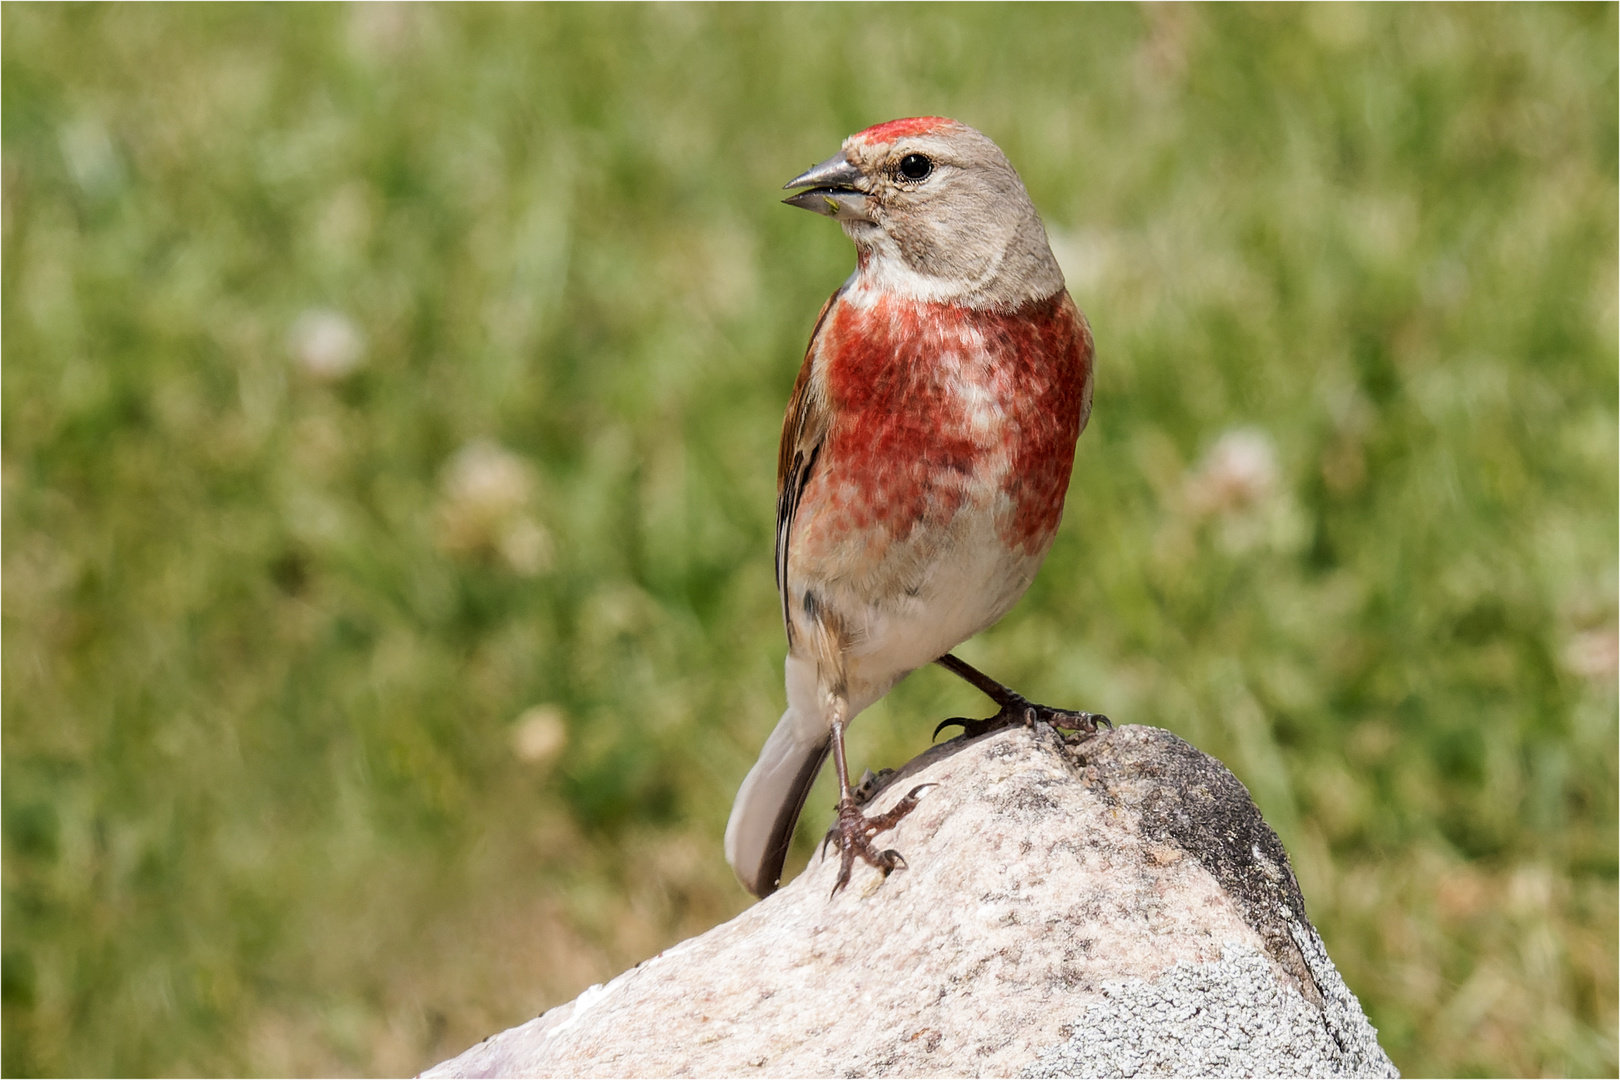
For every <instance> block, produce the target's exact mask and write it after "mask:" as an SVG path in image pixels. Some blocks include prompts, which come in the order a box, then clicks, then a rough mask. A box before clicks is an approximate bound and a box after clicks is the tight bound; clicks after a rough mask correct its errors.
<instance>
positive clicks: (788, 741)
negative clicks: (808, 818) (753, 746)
mask: <svg viewBox="0 0 1620 1080" xmlns="http://www.w3.org/2000/svg"><path fill="white" fill-rule="evenodd" d="M806 669H808V670H806ZM807 676H808V678H807ZM787 683H788V709H787V712H785V713H783V714H782V719H781V720H779V721H777V723H776V730H775V731H772V732H771V737H770V738H769V739H766V740H765V746H764V748H763V749H761V750H760V752H759V760H758V761H756V762H755V763H754V767H753V768H752V769H750V770H748V776H747V778H746V779H744V780H743V782H742V787H741V788H740V789H738V791H737V801H736V802H735V803H733V804H732V806H731V820H730V821H729V822H727V823H726V861H727V862H728V863H730V864H731V869H732V870H734V871H735V872H736V874H737V880H738V881H741V882H742V884H743V888H745V889H747V890H748V891H749V892H751V893H753V894H754V895H755V896H760V897H764V896H769V895H770V894H771V893H773V892H775V891H776V887H777V885H778V884H780V882H781V880H782V863H783V862H784V861H786V859H787V852H788V845H789V844H790V843H791V842H792V840H793V827H794V826H795V825H797V824H798V822H799V812H800V811H801V810H803V809H804V800H805V799H806V798H807V797H808V796H809V794H810V785H812V784H814V783H815V782H816V774H818V773H819V772H821V764H822V762H824V761H826V760H827V751H828V750H829V749H831V747H832V733H831V732H830V731H829V730H828V729H827V724H826V722H825V721H824V720H823V719H822V718H821V716H820V715H819V713H817V712H815V711H813V710H814V703H815V668H814V665H812V664H808V663H806V662H805V661H803V660H796V659H794V658H793V657H789V658H788V662H787Z"/></svg>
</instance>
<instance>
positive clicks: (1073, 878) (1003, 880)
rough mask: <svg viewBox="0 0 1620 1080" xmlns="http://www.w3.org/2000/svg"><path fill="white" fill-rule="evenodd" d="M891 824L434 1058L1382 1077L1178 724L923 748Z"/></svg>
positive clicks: (764, 1070) (900, 778)
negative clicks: (858, 846) (698, 930)
mask: <svg viewBox="0 0 1620 1080" xmlns="http://www.w3.org/2000/svg"><path fill="white" fill-rule="evenodd" d="M921 783H932V784H934V785H937V786H934V787H931V788H929V789H928V790H927V791H926V792H924V793H923V795H922V801H921V805H919V806H918V808H917V809H916V811H915V812H913V813H912V814H911V816H910V817H908V818H906V819H905V820H904V821H903V822H901V824H900V826H899V827H898V828H897V829H896V830H895V831H894V832H893V833H892V834H886V835H885V837H884V838H883V841H884V842H886V843H887V844H888V845H889V846H893V847H895V848H897V849H898V850H899V851H900V852H901V853H903V854H904V856H905V858H906V860H907V863H908V864H909V865H908V867H907V868H906V869H901V870H897V871H895V873H894V874H892V875H891V876H890V877H889V878H888V879H887V880H885V879H884V878H883V877H881V876H880V875H879V874H878V873H877V872H876V871H874V870H872V869H871V868H869V867H866V866H865V865H864V864H859V863H858V864H857V867H856V871H855V877H854V879H853V881H852V882H851V884H850V886H849V888H848V889H847V890H845V891H844V892H842V893H840V894H838V895H837V896H834V897H829V895H828V894H829V892H830V891H831V889H832V884H833V880H834V878H835V877H836V875H837V869H838V867H837V861H836V859H829V860H827V861H821V860H818V859H813V860H812V861H811V864H810V866H809V868H808V869H807V870H806V871H805V872H804V873H803V874H801V875H800V876H799V877H798V878H797V879H796V880H794V881H792V882H790V883H789V884H788V885H786V886H785V887H783V888H782V889H781V890H780V891H779V892H777V893H776V894H775V895H773V896H771V897H770V898H768V899H766V900H763V901H761V902H760V903H758V904H755V905H754V906H753V907H751V908H749V909H748V910H747V911H745V912H743V913H742V914H741V915H739V916H737V917H736V918H735V919H732V920H731V921H730V922H728V923H725V924H724V925H722V926H717V927H715V928H714V929H713V930H710V931H709V932H708V933H706V934H703V935H701V936H700V937H696V938H692V939H690V940H688V941H684V942H682V943H681V944H679V945H676V946H674V947H673V948H670V949H667V950H665V951H664V952H662V953H660V954H658V955H657V956H655V957H653V958H652V959H650V960H647V961H646V962H644V963H642V964H640V965H638V966H637V967H635V968H633V969H632V970H630V971H627V972H625V973H624V974H622V975H620V976H619V977H618V978H616V979H614V980H613V981H611V982H609V983H608V984H606V985H605V986H593V987H591V988H590V989H589V990H587V991H585V992H584V993H583V994H581V995H580V996H579V997H578V998H576V999H575V1000H574V1001H572V1002H570V1003H569V1004H567V1005H562V1006H559V1007H557V1008H555V1009H552V1010H551V1011H549V1012H547V1013H546V1014H545V1015H543V1016H541V1017H539V1018H538V1019H535V1020H531V1021H530V1022H529V1023H527V1024H523V1025H521V1026H520V1027H515V1028H512V1029H511V1030H509V1031H505V1032H502V1033H501V1034H499V1035H495V1036H492V1037H491V1038H489V1039H486V1040H485V1041H484V1042H482V1043H480V1044H479V1045H478V1046H475V1047H473V1048H472V1049H471V1050H468V1051H467V1052H466V1053H464V1054H462V1055H461V1056H460V1057H457V1058H454V1059H452V1060H450V1061H447V1062H444V1063H443V1064H441V1065H438V1066H436V1067H435V1068H433V1069H430V1070H429V1071H428V1072H427V1073H426V1074H424V1075H427V1076H638V1077H639V1076H1195V1075H1196V1076H1395V1075H1397V1073H1396V1072H1395V1069H1394V1066H1393V1065H1391V1064H1390V1061H1389V1058H1388V1057H1386V1056H1385V1055H1384V1052H1383V1050H1382V1049H1380V1048H1379V1046H1378V1039H1377V1034H1376V1033H1375V1032H1374V1031H1373V1029H1372V1027H1371V1026H1370V1025H1369V1024H1368V1023H1367V1019H1366V1017H1365V1015H1363V1013H1362V1011H1361V1006H1360V1004H1359V1003H1358V1002H1357V1001H1356V998H1355V995H1354V994H1352V993H1351V992H1350V991H1349V990H1348V989H1347V988H1346V987H1345V985H1344V983H1343V981H1342V980H1341V979H1340V978H1339V974H1338V972H1337V971H1336V970H1335V969H1334V967H1333V963H1332V962H1331V961H1330V960H1329V959H1328V957H1327V954H1326V952H1325V951H1324V950H1323V948H1322V943H1321V939H1320V938H1318V937H1317V934H1316V930H1315V929H1314V928H1313V927H1312V926H1311V924H1310V923H1309V922H1308V921H1307V920H1306V918H1305V904H1304V900H1303V898H1302V897H1301V896H1300V891H1299V885H1298V884H1297V883H1296V882H1295V880H1294V875H1293V872H1292V870H1290V869H1289V866H1288V857H1287V855H1286V854H1285V853H1284V852H1283V849H1282V845H1281V844H1280V843H1279V842H1278V840H1277V837H1276V834H1274V833H1273V832H1272V831H1271V829H1270V828H1269V827H1268V826H1267V825H1266V824H1265V822H1264V821H1263V820H1262V819H1261V817H1260V814H1259V812H1258V811H1257V810H1256V809H1255V807H1254V804H1253V802H1252V801H1251V800H1250V799H1249V795H1248V792H1247V791H1246V790H1245V789H1244V787H1243V785H1242V784H1240V783H1239V782H1238V781H1237V779H1236V777H1234V776H1233V775H1232V774H1231V773H1230V772H1228V771H1227V770H1226V768H1225V767H1224V766H1222V765H1221V764H1220V763H1219V762H1217V761H1215V760H1214V759H1213V758H1211V757H1209V756H1207V755H1205V754H1202V753H1200V752H1199V751H1197V750H1195V749H1193V748H1192V747H1191V746H1189V745H1187V744H1186V743H1185V742H1182V741H1181V740H1180V739H1178V738H1176V737H1175V736H1174V735H1171V734H1170V733H1169V732H1166V731H1160V730H1158V729H1157V728H1147V727H1122V728H1120V729H1118V730H1117V731H1103V732H1102V733H1100V734H1098V735H1096V736H1092V737H1079V736H1060V735H1059V734H1058V733H1056V732H1054V731H1052V730H1051V729H1050V728H1047V727H1045V726H1037V727H1036V728H1034V729H1033V730H1031V729H1022V728H1015V729H1009V730H1004V731H1000V732H996V733H993V734H990V735H986V736H983V737H981V738H978V739H972V740H968V739H958V740H954V741H952V742H950V743H946V744H943V745H941V746H938V747H934V748H933V749H931V750H929V751H928V752H927V753H925V754H923V755H922V756H921V757H919V758H917V759H916V760H915V761H913V762H911V763H910V764H909V765H907V766H906V767H905V768H904V769H902V770H900V771H899V772H898V773H896V774H893V775H890V776H886V777H885V778H884V780H883V782H882V783H881V784H880V785H875V786H877V788H878V790H877V791H876V793H875V794H874V795H873V797H872V799H871V806H870V808H871V809H873V810H875V811H876V812H882V811H883V810H885V809H887V808H888V807H889V806H892V805H893V804H894V803H895V802H896V801H898V799H899V798H900V797H901V796H902V795H904V794H905V793H906V792H907V791H909V790H911V789H912V788H913V787H914V786H915V785H917V784H921Z"/></svg>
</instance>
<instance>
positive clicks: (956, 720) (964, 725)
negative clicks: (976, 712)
mask: <svg viewBox="0 0 1620 1080" xmlns="http://www.w3.org/2000/svg"><path fill="white" fill-rule="evenodd" d="M971 723H974V721H972V720H969V719H968V718H967V717H965V716H953V717H951V718H950V719H949V720H941V721H940V722H939V726H937V727H936V728H934V734H933V737H932V738H930V739H929V740H928V741H929V742H938V741H939V733H940V732H942V731H944V730H945V729H946V728H948V727H959V728H961V729H962V732H963V734H966V733H967V729H968V725H969V724H971Z"/></svg>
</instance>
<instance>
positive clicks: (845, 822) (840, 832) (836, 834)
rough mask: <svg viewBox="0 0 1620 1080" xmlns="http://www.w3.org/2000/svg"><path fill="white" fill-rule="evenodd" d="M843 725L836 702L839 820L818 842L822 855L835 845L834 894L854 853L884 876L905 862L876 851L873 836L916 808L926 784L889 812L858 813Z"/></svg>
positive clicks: (891, 852) (892, 852)
mask: <svg viewBox="0 0 1620 1080" xmlns="http://www.w3.org/2000/svg"><path fill="white" fill-rule="evenodd" d="M844 727H845V722H844V719H843V703H842V702H838V703H837V705H836V706H835V709H834V717H833V725H832V729H833V738H832V744H833V762H834V764H835V765H836V766H837V768H838V820H837V821H836V822H834V823H833V827H832V828H830V829H828V830H827V835H826V836H825V837H824V838H823V839H822V841H821V853H822V855H826V853H827V845H828V844H831V843H833V842H834V841H836V842H837V844H838V852H839V867H838V880H837V882H835V883H834V884H833V890H832V891H833V895H834V896H836V895H838V891H839V890H840V889H842V888H843V887H844V886H846V885H848V884H849V875H850V871H851V870H852V869H853V868H854V866H855V857H856V856H857V855H859V856H860V857H861V858H862V859H864V860H866V861H867V862H868V863H870V864H871V865H873V866H875V867H877V868H878V869H879V870H881V871H882V872H883V876H884V877H888V876H889V873H890V872H891V871H892V870H894V868H895V867H897V866H904V865H906V860H905V859H904V858H902V857H901V855H900V853H899V852H898V851H895V850H894V849H893V848H889V849H887V850H885V851H879V850H877V848H876V847H875V846H874V845H873V844H872V837H874V836H876V835H877V834H878V833H880V832H887V831H888V830H890V829H892V828H894V827H895V826H896V825H898V824H900V820H901V819H902V818H904V817H905V816H906V815H907V814H909V813H911V812H912V811H913V810H915V809H916V808H917V795H918V793H919V792H921V791H922V790H923V788H925V787H928V786H929V785H927V784H918V785H917V786H916V787H914V788H912V789H911V791H910V792H908V793H907V794H906V797H905V798H903V799H901V800H900V801H899V802H897V803H895V804H894V808H893V809H892V810H890V811H889V812H888V813H886V814H878V815H877V816H876V817H867V816H866V815H865V814H863V813H862V812H861V808H860V805H859V804H858V803H856V801H855V794H854V792H853V791H852V790H851V789H850V786H849V766H848V764H847V763H846V762H845V760H844Z"/></svg>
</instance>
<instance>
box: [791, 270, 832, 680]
mask: <svg viewBox="0 0 1620 1080" xmlns="http://www.w3.org/2000/svg"><path fill="white" fill-rule="evenodd" d="M843 291H844V290H843V289H839V290H838V292H835V293H833V294H832V296H830V297H828V298H827V302H826V303H825V304H823V305H821V314H820V315H817V316H816V328H815V329H814V330H813V331H811V333H810V345H809V347H808V348H807V349H805V353H804V363H803V364H801V365H800V367H799V377H798V379H797V380H795V381H794V383H793V396H792V397H791V398H790V399H789V400H788V407H787V414H786V415H785V416H784V417H783V418H782V443H781V447H780V448H779V450H778V452H777V458H776V591H777V593H778V595H779V596H780V597H781V600H782V628H783V629H784V630H785V631H786V633H787V639H788V648H789V649H790V650H791V649H792V647H793V619H792V616H791V613H790V611H789V604H790V599H789V598H790V597H791V596H792V590H791V589H790V588H789V587H788V549H789V547H790V544H791V542H792V539H793V521H794V518H795V516H796V515H797V514H798V512H799V500H800V499H801V498H802V497H803V496H804V489H805V485H807V484H809V482H810V477H811V476H812V475H813V474H814V472H815V467H816V459H817V458H818V457H819V456H820V454H821V442H822V439H824V438H825V437H826V434H827V422H828V411H827V403H826V400H825V398H824V397H823V395H822V394H821V392H820V391H819V389H818V388H817V380H816V379H815V378H814V375H815V367H816V357H817V355H818V354H819V353H820V351H821V344H822V342H821V331H822V327H823V326H824V325H825V324H826V322H827V313H828V312H829V311H831V310H832V307H833V305H834V304H835V303H837V302H838V297H839V296H840V295H842V293H843Z"/></svg>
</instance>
